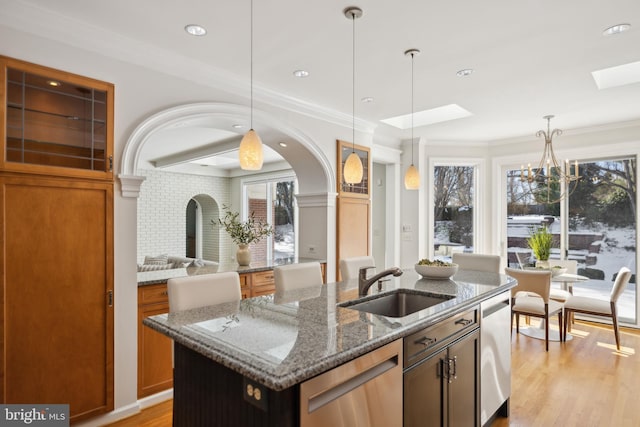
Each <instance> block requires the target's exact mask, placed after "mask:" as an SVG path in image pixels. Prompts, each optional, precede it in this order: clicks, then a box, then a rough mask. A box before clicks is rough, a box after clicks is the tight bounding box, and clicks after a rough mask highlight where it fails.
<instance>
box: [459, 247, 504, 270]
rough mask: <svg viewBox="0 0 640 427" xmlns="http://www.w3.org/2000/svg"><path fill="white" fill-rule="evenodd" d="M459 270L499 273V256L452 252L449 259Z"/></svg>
mask: <svg viewBox="0 0 640 427" xmlns="http://www.w3.org/2000/svg"><path fill="white" fill-rule="evenodd" d="M451 261H452V262H453V263H454V264H458V268H459V269H460V270H476V271H485V272H488V273H500V256H498V255H484V254H466V253H460V252H454V253H453V256H452V258H451Z"/></svg>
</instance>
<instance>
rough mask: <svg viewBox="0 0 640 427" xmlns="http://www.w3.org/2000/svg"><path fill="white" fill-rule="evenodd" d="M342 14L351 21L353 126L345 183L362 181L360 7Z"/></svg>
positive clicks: (344, 174) (346, 163)
mask: <svg viewBox="0 0 640 427" xmlns="http://www.w3.org/2000/svg"><path fill="white" fill-rule="evenodd" d="M343 13H344V16H346V17H347V18H348V19H351V20H352V21H353V45H352V47H353V74H352V88H351V89H352V100H351V101H352V109H353V116H352V118H353V127H352V132H353V134H352V137H351V141H352V142H351V144H352V147H351V154H349V157H347V161H346V162H345V163H344V170H343V172H342V176H343V177H344V181H345V182H346V183H347V184H359V183H360V182H362V175H363V169H362V160H360V157H359V156H358V155H357V154H356V142H355V141H356V18H360V17H361V16H362V9H360V8H359V7H355V6H352V7H348V8H346V9H345V10H344V11H343Z"/></svg>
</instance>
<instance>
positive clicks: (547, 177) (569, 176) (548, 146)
mask: <svg viewBox="0 0 640 427" xmlns="http://www.w3.org/2000/svg"><path fill="white" fill-rule="evenodd" d="M553 117H554V116H552V115H549V116H544V117H543V119H545V120H546V121H547V130H546V132H545V131H544V130H539V131H538V132H537V133H536V136H537V137H541V136H542V137H544V151H543V152H542V158H541V159H540V163H539V164H538V167H537V168H532V167H531V163H529V164H528V165H527V168H526V169H525V168H524V165H522V166H520V181H525V182H527V184H528V185H529V191H530V193H531V194H532V195H533V196H534V198H535V199H536V200H537V201H543V202H545V203H547V204H551V203H557V202H559V201H560V200H562V199H564V198H566V197H568V196H570V195H571V194H572V193H573V192H574V191H575V189H576V187H577V186H578V181H579V180H580V178H582V177H581V176H580V175H578V161H577V160H576V161H574V163H573V173H571V163H570V162H569V160H565V161H564V164H561V163H559V162H558V159H557V158H556V155H555V153H554V152H553V145H552V143H553V137H554V136H555V135H558V136H559V135H562V130H560V129H554V130H553V131H552V130H551V119H552V118H553Z"/></svg>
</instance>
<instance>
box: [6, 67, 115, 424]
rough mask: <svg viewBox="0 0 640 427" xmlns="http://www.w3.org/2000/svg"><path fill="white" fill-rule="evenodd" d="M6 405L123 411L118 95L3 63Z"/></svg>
mask: <svg viewBox="0 0 640 427" xmlns="http://www.w3.org/2000/svg"><path fill="white" fill-rule="evenodd" d="M0 145H1V147H0V221H1V224H0V226H1V228H2V230H1V231H0V234H1V235H0V241H2V242H3V253H2V257H0V260H1V261H0V263H1V265H0V271H2V272H3V274H2V279H1V287H2V289H1V290H0V292H1V295H2V296H3V298H0V340H2V343H3V346H2V350H1V355H0V358H1V360H0V377H1V378H2V379H3V381H2V384H1V385H0V402H2V403H21V404H24V403H34V404H35V403H42V404H48V403H68V404H69V409H70V417H71V421H72V422H75V421H77V420H81V419H85V418H89V417H92V416H95V415H98V414H101V413H105V412H109V411H111V410H113V406H114V396H113V386H114V375H113V337H114V331H113V328H114V324H113V322H114V313H113V311H114V308H113V303H114V295H113V173H112V171H111V168H112V147H113V85H112V84H110V83H105V82H100V81H97V80H93V79H90V78H85V77H82V76H78V75H75V74H71V73H67V72H64V71H59V70H54V69H51V68H47V67H43V66H40V65H35V64H30V63H27V62H23V61H19V60H16V59H12V58H7V57H4V56H0Z"/></svg>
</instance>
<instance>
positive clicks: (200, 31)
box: [184, 24, 207, 36]
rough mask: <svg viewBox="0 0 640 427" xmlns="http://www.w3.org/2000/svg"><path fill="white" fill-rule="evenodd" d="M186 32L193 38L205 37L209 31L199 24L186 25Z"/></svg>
mask: <svg viewBox="0 0 640 427" xmlns="http://www.w3.org/2000/svg"><path fill="white" fill-rule="evenodd" d="M184 30H185V31H186V32H187V33H189V34H191V35H192V36H204V35H205V34H207V30H206V29H205V28H204V27H203V26H201V25H197V24H189V25H185V27H184Z"/></svg>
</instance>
